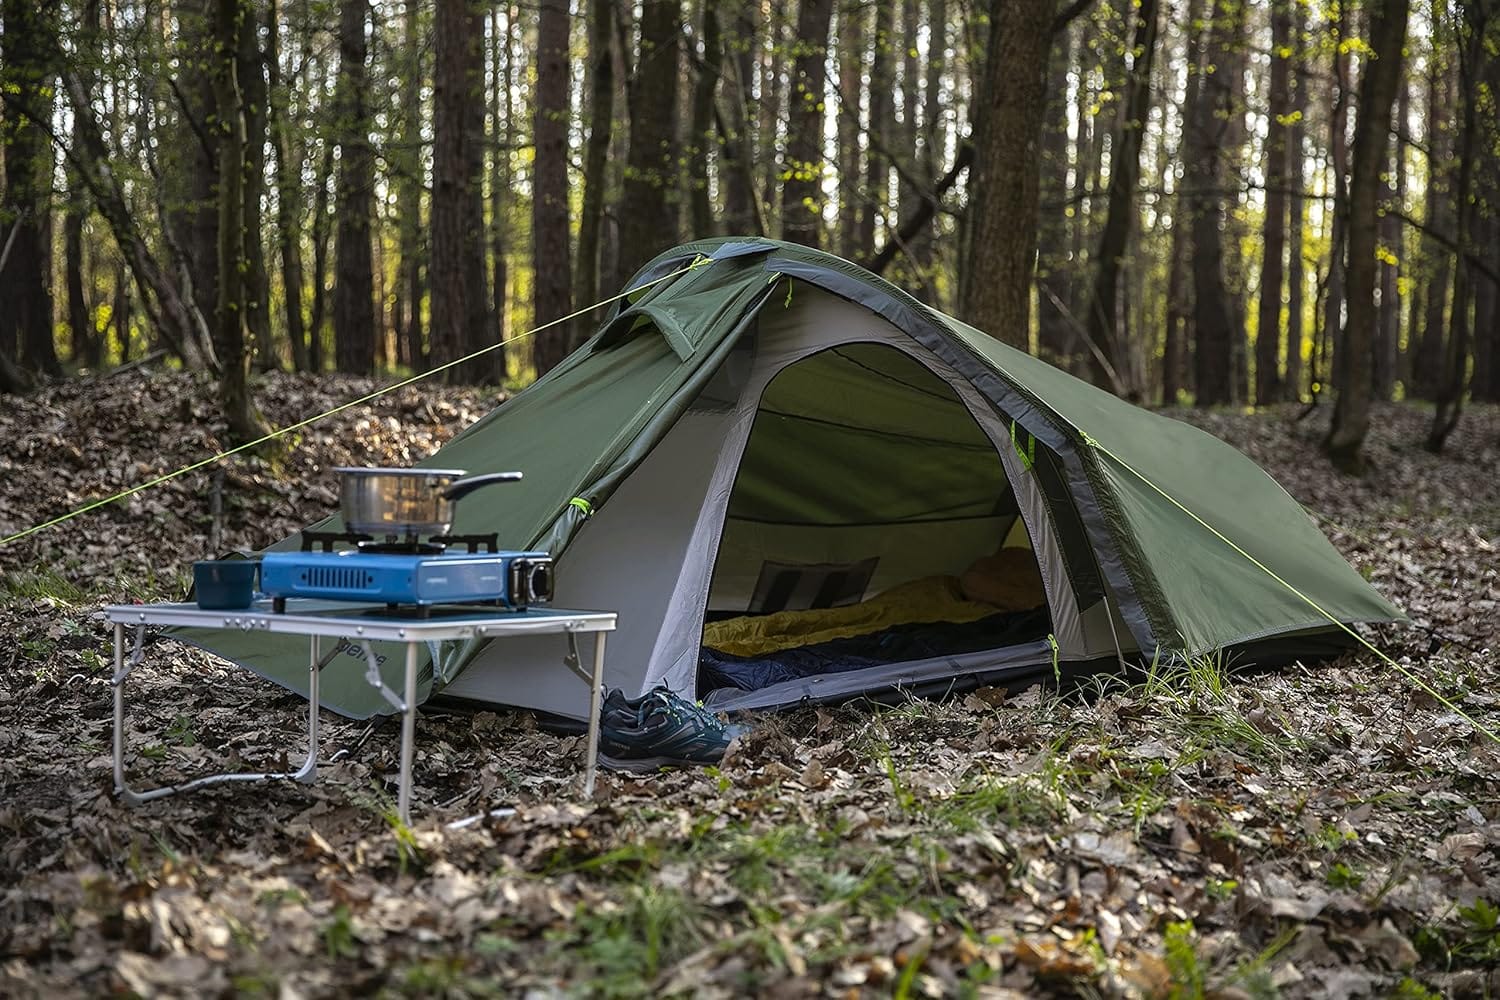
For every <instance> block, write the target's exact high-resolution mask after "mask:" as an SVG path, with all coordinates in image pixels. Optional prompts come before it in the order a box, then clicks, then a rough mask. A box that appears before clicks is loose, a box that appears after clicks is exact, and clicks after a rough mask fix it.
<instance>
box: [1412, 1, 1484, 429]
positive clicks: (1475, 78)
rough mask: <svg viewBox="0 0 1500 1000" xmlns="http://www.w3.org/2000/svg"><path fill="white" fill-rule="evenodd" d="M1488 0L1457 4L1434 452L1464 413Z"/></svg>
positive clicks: (1470, 328) (1476, 227)
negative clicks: (1455, 126) (1450, 257)
mask: <svg viewBox="0 0 1500 1000" xmlns="http://www.w3.org/2000/svg"><path fill="white" fill-rule="evenodd" d="M1489 4H1490V0H1462V2H1461V3H1460V5H1459V25H1458V31H1457V32H1456V34H1457V36H1458V38H1459V63H1458V65H1459V79H1460V81H1461V83H1462V86H1461V87H1460V97H1461V101H1462V105H1463V119H1462V124H1461V126H1460V127H1459V133H1458V224H1457V227H1456V230H1455V239H1454V244H1455V245H1456V246H1457V248H1458V259H1457V260H1456V261H1455V262H1454V270H1453V308H1452V311H1451V312H1450V313H1449V319H1448V340H1447V351H1446V353H1445V355H1444V359H1443V378H1442V381H1441V382H1440V383H1439V385H1438V392H1437V400H1436V403H1437V406H1436V407H1435V408H1434V409H1433V414H1432V426H1431V428H1430V429H1429V430H1428V432H1427V440H1426V441H1425V442H1424V446H1425V447H1426V448H1427V450H1428V451H1430V452H1433V453H1437V452H1440V451H1442V450H1443V446H1444V444H1446V443H1447V440H1448V435H1449V434H1452V433H1453V429H1454V428H1455V427H1457V426H1458V419H1459V417H1460V416H1461V415H1462V414H1463V402H1464V390H1465V388H1466V387H1467V386H1466V383H1467V381H1468V368H1469V338H1470V335H1471V331H1472V329H1473V327H1472V326H1471V325H1470V324H1471V322H1472V317H1471V316H1470V313H1469V308H1470V298H1471V296H1472V294H1473V292H1472V288H1473V285H1474V282H1475V275H1474V272H1475V263H1476V256H1475V253H1474V244H1473V242H1472V236H1473V235H1474V234H1475V233H1476V231H1477V230H1478V228H1479V227H1478V226H1477V224H1476V223H1477V222H1478V212H1477V211H1476V209H1477V205H1476V204H1475V203H1474V200H1473V198H1472V194H1473V187H1474V157H1475V154H1476V153H1477V152H1478V142H1479V104H1480V102H1481V101H1484V100H1485V98H1486V95H1485V94H1484V92H1483V88H1481V86H1480V81H1481V80H1482V79H1484V75H1485V74H1484V72H1483V70H1484V64H1485V62H1486V61H1487V60H1488V59H1489V58H1492V57H1490V56H1489V54H1488V49H1487V46H1488V44H1489V41H1490V40H1489V39H1488V38H1487V37H1486V35H1487V31H1488V28H1489V20H1490V9H1489Z"/></svg>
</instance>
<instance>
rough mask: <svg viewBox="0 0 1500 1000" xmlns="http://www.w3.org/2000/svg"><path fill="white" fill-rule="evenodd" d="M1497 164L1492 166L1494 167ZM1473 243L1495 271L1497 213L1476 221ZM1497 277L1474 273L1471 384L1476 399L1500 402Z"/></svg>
mask: <svg viewBox="0 0 1500 1000" xmlns="http://www.w3.org/2000/svg"><path fill="white" fill-rule="evenodd" d="M1493 169H1494V167H1493V166H1492V167H1491V170H1493ZM1495 194H1496V189H1495V188H1494V187H1493V186H1492V187H1491V188H1490V191H1489V192H1488V193H1487V194H1486V195H1485V196H1484V201H1485V204H1488V205H1494V204H1496V202H1495V200H1494V199H1495ZM1472 242H1473V244H1474V247H1475V253H1478V254H1480V255H1481V257H1482V258H1483V260H1484V262H1485V263H1486V264H1487V265H1488V266H1489V269H1490V271H1491V272H1492V273H1493V272H1494V271H1495V270H1496V269H1497V265H1500V250H1497V248H1496V244H1497V243H1500V225H1497V223H1496V221H1495V216H1494V215H1490V216H1488V217H1487V218H1483V219H1479V220H1476V232H1475V234H1474V239H1473V241H1472ZM1497 291H1500V289H1497V287H1496V283H1495V279H1494V278H1493V277H1492V276H1491V275H1488V274H1481V273H1478V269H1477V268H1476V269H1475V274H1474V381H1473V385H1472V387H1471V389H1472V392H1473V394H1474V400H1475V402H1480V403H1494V402H1500V330H1497V329H1496V327H1497V325H1500V308H1497V302H1496V299H1497V297H1500V296H1497Z"/></svg>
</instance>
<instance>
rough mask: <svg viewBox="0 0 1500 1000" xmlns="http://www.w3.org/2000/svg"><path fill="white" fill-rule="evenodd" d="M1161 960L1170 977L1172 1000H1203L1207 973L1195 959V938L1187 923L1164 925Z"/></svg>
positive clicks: (1189, 921)
mask: <svg viewBox="0 0 1500 1000" xmlns="http://www.w3.org/2000/svg"><path fill="white" fill-rule="evenodd" d="M1163 945H1164V949H1165V955H1164V958H1165V960H1166V963H1167V971H1168V972H1169V973H1170V974H1171V977H1172V993H1171V996H1172V1000H1204V997H1205V996H1206V995H1207V988H1208V974H1207V972H1206V970H1205V969H1204V967H1203V960H1202V959H1201V958H1199V956H1198V935H1197V932H1196V930H1194V928H1193V922H1192V921H1191V920H1184V921H1180V922H1175V923H1170V924H1167V929H1166V932H1165V934H1164V935H1163Z"/></svg>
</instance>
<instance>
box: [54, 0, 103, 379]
mask: <svg viewBox="0 0 1500 1000" xmlns="http://www.w3.org/2000/svg"><path fill="white" fill-rule="evenodd" d="M98 42H99V0H84V2H83V10H82V17H81V18H80V21H79V25H78V39H77V42H76V43H75V44H76V45H77V49H78V52H79V54H80V57H81V58H80V60H79V61H80V62H81V63H82V66H81V67H80V82H81V83H82V84H83V88H84V91H85V92H86V93H88V94H89V95H90V96H91V97H92V96H93V94H94V92H95V76H96V73H95V72H94V65H95V60H97V59H98ZM73 144H74V145H75V146H76V145H77V144H78V123H77V122H76V121H75V122H74V123H73ZM67 175H68V209H67V212H66V214H65V215H64V217H63V244H64V250H63V271H64V275H65V284H66V286H67V297H68V329H69V332H70V333H71V334H72V337H71V340H72V349H73V361H74V362H75V363H76V364H79V365H81V366H83V367H87V368H97V367H98V366H99V363H100V361H101V360H102V357H103V341H102V339H101V338H100V337H99V336H97V335H96V334H95V332H94V321H93V317H92V316H91V315H90V314H89V304H88V297H87V295H86V294H85V293H84V287H83V272H84V266H85V263H84V260H85V256H84V248H83V227H84V223H85V222H86V221H87V219H88V217H89V214H90V209H89V201H88V188H87V187H86V186H85V185H84V183H83V178H81V177H79V176H78V171H77V170H75V169H73V168H72V167H69V168H68V171H67Z"/></svg>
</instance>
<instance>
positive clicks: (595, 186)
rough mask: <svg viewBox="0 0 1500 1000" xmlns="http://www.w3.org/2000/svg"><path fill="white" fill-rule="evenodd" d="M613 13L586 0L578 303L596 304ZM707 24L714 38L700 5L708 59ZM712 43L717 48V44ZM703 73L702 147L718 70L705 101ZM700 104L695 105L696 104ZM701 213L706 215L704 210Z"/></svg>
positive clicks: (596, 0) (708, 231) (611, 115)
mask: <svg viewBox="0 0 1500 1000" xmlns="http://www.w3.org/2000/svg"><path fill="white" fill-rule="evenodd" d="M614 9H615V5H614V4H613V3H612V2H610V0H591V2H590V4H589V73H590V76H591V80H590V83H591V87H590V90H589V138H588V146H587V147H586V152H585V154H584V162H583V211H582V213H581V214H580V216H579V220H578V281H577V286H578V298H579V300H580V301H581V302H596V301H598V299H599V297H600V291H601V290H600V287H599V226H600V223H601V222H602V221H603V218H604V189H605V186H606V184H607V183H608V178H607V176H606V174H605V167H606V166H608V160H609V142H610V130H611V129H612V127H613V125H614V120H615V107H614V102H615V60H614V52H613V51H612V50H611V47H610V38H611V29H613V27H614ZM710 22H713V24H714V25H715V27H714V34H715V35H717V33H718V31H717V24H718V20H717V17H716V15H715V14H714V11H713V9H712V7H705V8H704V11H703V25H704V28H703V31H704V38H705V42H704V48H705V59H707V58H708V55H707V50H708V48H709V43H708V41H707V38H708V36H709V23H710ZM714 45H715V47H716V46H717V41H715V43H714ZM708 73H709V68H707V67H699V69H698V75H699V79H698V89H697V90H696V91H695V92H694V107H693V121H694V127H695V129H696V128H697V127H699V126H701V127H702V128H703V129H704V130H705V134H703V135H698V136H697V137H696V141H697V142H699V143H700V144H706V143H707V142H708V141H709V137H708V135H707V134H706V133H707V130H709V129H710V128H711V127H712V119H713V99H714V94H713V82H712V81H716V80H717V79H718V66H717V65H714V66H713V67H712V74H713V75H712V78H711V80H710V82H709V83H708V86H707V94H706V97H705V95H704V93H703V90H704V77H705V76H707V75H708ZM705 101H706V104H705V106H703V107H699V103H700V102H705ZM700 116H701V117H702V120H701V121H700ZM698 160H699V162H700V165H701V176H699V177H696V178H695V181H694V183H695V185H696V184H697V183H698V181H699V180H701V182H702V197H703V201H704V205H705V206H706V205H707V202H708V166H707V162H708V158H707V154H706V152H705V151H704V149H703V148H700V152H699V155H698ZM697 195H698V190H697V189H696V188H695V190H694V202H693V216H694V220H693V228H694V229H695V230H698V226H699V224H700V223H701V224H704V225H706V226H707V225H709V223H710V220H706V219H700V218H698V215H699V211H700V208H699V205H698V203H697ZM703 211H704V213H705V214H706V213H707V209H706V207H705V208H704V209H703ZM709 235H712V228H711V226H709V228H705V229H702V230H698V231H697V232H695V233H694V236H695V238H703V237H706V236H709ZM601 318H602V317H601V316H599V315H594V316H591V317H587V318H586V320H585V321H584V322H582V323H579V324H577V326H578V327H579V328H580V329H582V328H588V329H592V328H593V327H594V325H595V324H596V323H597V322H598V321H599V320H600V319H601ZM574 339H575V340H577V339H578V338H577V337H575V338H574ZM574 346H576V345H574Z"/></svg>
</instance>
